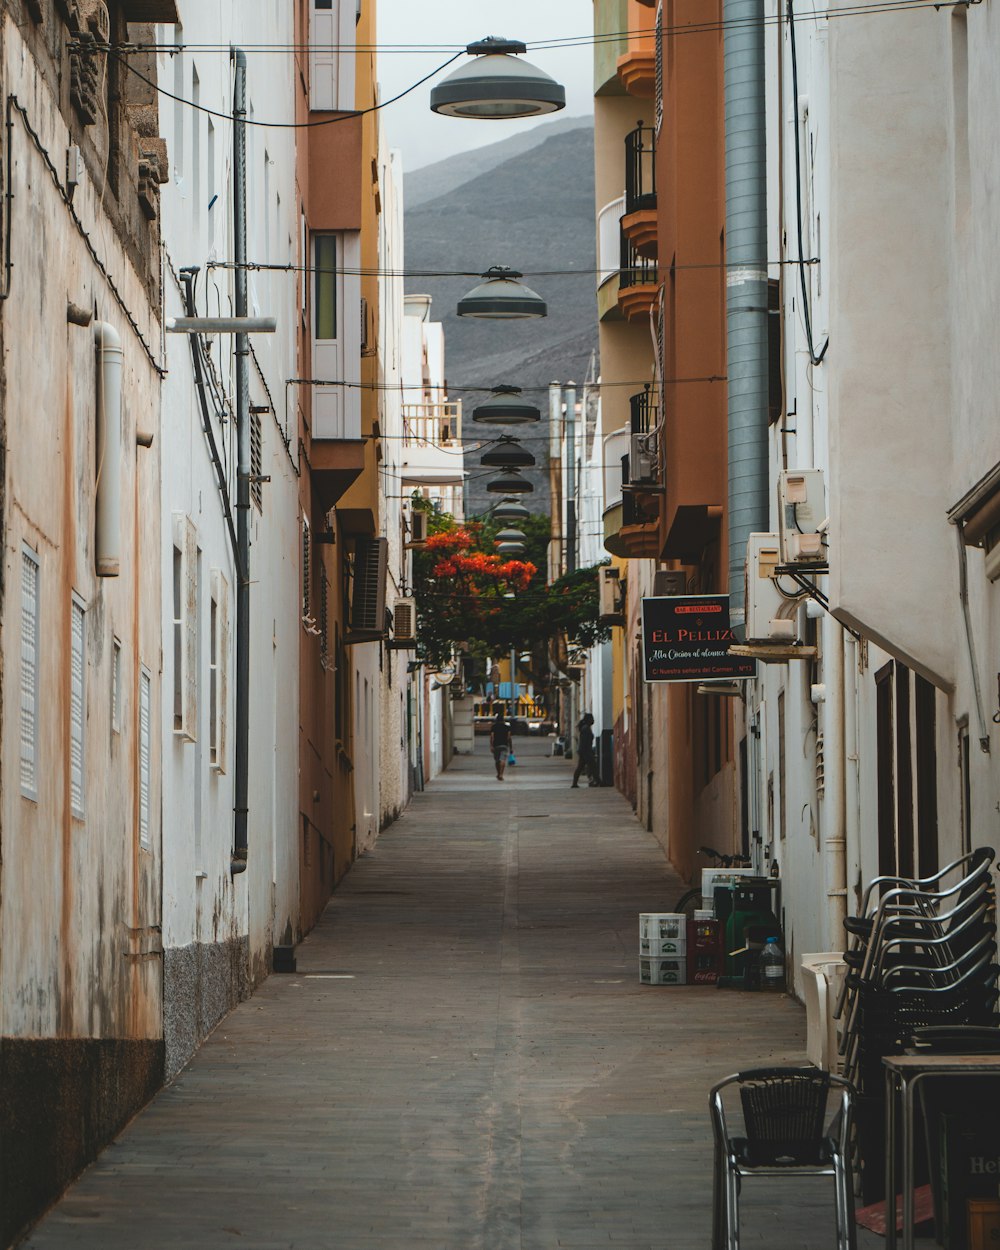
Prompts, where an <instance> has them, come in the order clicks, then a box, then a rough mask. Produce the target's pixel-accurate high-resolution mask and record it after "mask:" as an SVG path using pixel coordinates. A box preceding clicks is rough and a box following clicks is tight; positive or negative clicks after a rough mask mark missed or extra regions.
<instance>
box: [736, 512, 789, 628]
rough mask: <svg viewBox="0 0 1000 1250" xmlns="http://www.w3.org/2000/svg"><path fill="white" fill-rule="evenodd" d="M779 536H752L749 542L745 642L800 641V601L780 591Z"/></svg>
mask: <svg viewBox="0 0 1000 1250" xmlns="http://www.w3.org/2000/svg"><path fill="white" fill-rule="evenodd" d="M780 552H781V548H780V544H779V542H778V535H777V534H751V535H750V536H749V538H748V539H747V563H746V641H747V642H748V643H759V642H781V643H785V644H786V645H788V644H790V643H794V642H797V641H798V636H797V634H798V629H797V620H798V610H799V601H798V600H797V599H789V598H788V596H787V595H783V594H782V593H781V591H780V590H779V589H778V584H777V582H776V581H775V580H774V571H775V568H776V567H777V565H778V564H780V563H781V559H780Z"/></svg>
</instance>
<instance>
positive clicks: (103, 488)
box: [94, 321, 125, 577]
mask: <svg viewBox="0 0 1000 1250" xmlns="http://www.w3.org/2000/svg"><path fill="white" fill-rule="evenodd" d="M94 346H95V347H96V348H97V529H96V534H95V543H94V547H95V552H94V555H95V559H96V563H97V576H98V577H117V576H118V574H119V572H120V566H121V528H122V527H121V509H122V486H121V458H122V361H123V360H124V357H125V354H124V352H123V351H122V341H121V338H120V336H119V334H118V331H117V330H116V329H115V328H114V326H112V325H109V324H108V323H107V322H106V321H95V322H94Z"/></svg>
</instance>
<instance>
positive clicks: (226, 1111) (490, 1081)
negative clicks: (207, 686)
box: [26, 739, 876, 1250]
mask: <svg viewBox="0 0 1000 1250" xmlns="http://www.w3.org/2000/svg"><path fill="white" fill-rule="evenodd" d="M546 746H547V744H545V743H543V742H537V741H531V742H527V741H526V742H524V743H521V742H519V743H518V748H519V749H518V760H519V762H518V765H517V766H516V767H514V768H512V769H511V770H510V771H509V772H508V778H507V780H505V781H504V782H503V783H499V782H497V781H496V780H495V778H494V777H493V776H492V773H491V770H490V767H489V761H488V759H487V757H486V747H485V743H484V741H483V740H482V739H479V740H477V754H476V755H475V756H473V757H463V758H459V759H456V761H455V763H454V765H453V767H452V768H451V769H449V771H448V773H447V774H446V775H445V776H444V777H442V778H441V779H439V780H438V781H436V782H435V783H433V784H432V785H431V786H430V787H429V788H428V789H427V791H426V792H425V793H423V794H420V795H417V796H415V798H414V800H413V803H412V805H411V806H410V808H409V809H408V810H407V812H406V814H405V815H404V816H403V817H402V818H401V819H400V820H399V821H398V822H397V823H396V824H395V825H393V826H392V827H391V828H390V829H388V830H387V831H386V832H385V833H384V834H383V835H382V837H381V838H380V839H379V842H378V844H377V846H376V848H375V850H374V851H373V852H372V853H370V854H368V855H366V856H364V857H363V858H362V859H361V860H360V861H359V862H358V863H357V864H356V865H355V867H354V868H353V869H352V871H351V872H350V874H349V875H348V877H347V878H346V880H345V881H344V883H343V884H342V886H341V887H340V889H339V890H338V891H337V893H336V895H335V897H334V899H333V901H332V902H331V903H330V905H329V907H328V908H327V910H326V912H325V914H324V916H323V918H322V920H321V922H320V924H319V925H318V926H317V928H316V929H315V930H314V931H313V933H312V934H310V936H309V937H308V938H307V939H306V941H305V942H303V943H302V945H301V946H300V947H299V949H298V972H297V973H296V974H294V975H274V976H272V977H270V978H269V980H268V981H267V982H266V983H265V984H264V985H262V986H261V987H260V989H259V990H258V991H257V993H256V994H255V995H254V997H253V998H252V999H250V1000H249V1001H248V1002H246V1003H244V1004H242V1005H241V1006H240V1007H239V1008H238V1009H237V1010H236V1011H235V1012H233V1013H232V1014H231V1015H230V1016H229V1017H228V1018H227V1019H226V1020H225V1021H223V1023H222V1024H221V1025H220V1026H219V1028H218V1029H217V1030H216V1032H215V1033H214V1034H213V1036H212V1037H211V1038H210V1039H209V1040H208V1041H207V1042H206V1044H205V1045H204V1046H203V1047H202V1049H201V1050H200V1052H199V1053H198V1054H197V1055H196V1056H195V1058H194V1059H193V1061H192V1062H191V1063H190V1065H189V1066H188V1067H187V1068H186V1069H185V1071H184V1072H182V1073H181V1075H180V1076H179V1077H178V1078H177V1080H176V1081H174V1083H173V1084H172V1085H171V1086H170V1087H169V1088H167V1089H165V1090H163V1091H162V1093H161V1094H160V1095H159V1096H158V1097H157V1098H156V1099H155V1100H154V1101H153V1103H152V1104H151V1105H150V1106H149V1107H148V1108H147V1109H146V1110H145V1111H143V1112H142V1113H141V1114H140V1115H139V1116H138V1117H137V1118H136V1119H135V1120H134V1121H133V1122H132V1124H131V1125H130V1126H129V1127H128V1128H127V1129H126V1130H125V1131H124V1132H123V1133H122V1134H121V1136H120V1137H119V1138H118V1140H117V1141H115V1142H114V1143H113V1144H112V1145H111V1146H110V1147H109V1148H108V1149H107V1150H106V1151H105V1152H104V1154H103V1155H102V1156H101V1158H100V1159H99V1160H98V1162H97V1163H96V1164H94V1166H92V1167H91V1168H90V1169H89V1170H88V1171H87V1172H86V1173H85V1174H84V1175H83V1176H82V1178H81V1179H80V1180H79V1181H78V1182H77V1183H76V1184H74V1185H73V1186H72V1187H71V1188H70V1189H69V1191H68V1192H67V1193H66V1194H65V1195H64V1197H63V1198H62V1200H61V1201H60V1202H59V1203H58V1204H57V1205H56V1206H55V1207H54V1208H53V1210H52V1211H51V1212H50V1213H49V1215H48V1216H47V1217H46V1218H45V1219H44V1220H43V1221H42V1223H41V1224H40V1225H39V1226H38V1227H37V1228H36V1229H35V1232H34V1233H33V1235H32V1236H31V1237H30V1238H29V1239H28V1241H27V1243H26V1244H27V1245H28V1246H30V1247H31V1250H56V1248H57V1247H93V1248H94V1250H158V1248H160V1247H164V1248H166V1247H182V1246H183V1247H213V1248H215V1247H239V1248H240V1250H252V1248H253V1250H257V1248H259V1250H278V1248H285V1247H288V1248H291V1247H295V1248H296V1250H299V1248H303V1250H305V1248H310V1250H312V1248H319V1247H333V1248H336V1250H420V1248H425V1247H426V1248H427V1250H515V1248H516V1250H556V1248H558V1247H570V1248H572V1250H591V1248H593V1247H598V1246H607V1247H623V1248H624V1247H627V1248H628V1250H647V1248H652V1250H708V1247H709V1244H710V1224H711V1219H710V1212H711V1136H710V1130H709V1122H708V1115H707V1098H706V1096H707V1091H708V1088H709V1086H710V1085H711V1084H712V1083H713V1082H714V1081H715V1080H717V1079H718V1078H719V1077H721V1076H723V1075H725V1074H726V1073H729V1072H732V1071H735V1070H736V1069H737V1068H739V1067H741V1066H751V1065H759V1064H761V1063H771V1062H801V1061H802V1060H803V1059H804V1055H803V1045H804V1027H805V1019H804V1015H803V1012H802V1009H801V1008H800V1007H799V1006H798V1004H796V1003H795V1002H793V1001H792V1000H791V999H789V998H786V997H784V996H780V997H779V996H775V995H766V994H748V993H740V992H735V991H718V990H715V989H708V988H700V987H699V988H695V987H690V988H666V987H662V988H660V987H657V988H651V987H648V986H641V985H640V984H639V983H638V925H637V915H638V913H639V912H641V911H657V910H669V908H670V904H672V903H673V901H674V900H675V899H676V897H677V895H678V894H679V892H680V890H681V883H680V882H679V881H678V880H677V878H676V877H675V876H674V874H673V873H672V871H671V869H670V867H669V865H668V864H667V862H666V860H665V858H664V856H663V853H662V851H661V849H660V847H659V845H658V843H657V842H656V841H655V839H654V838H653V837H652V836H651V835H650V834H648V833H646V832H645V831H644V830H642V829H641V828H640V826H639V825H638V824H637V822H636V821H635V819H634V817H633V815H632V813H631V811H630V810H629V808H628V806H627V804H626V803H625V802H624V800H623V799H622V798H621V796H620V795H618V794H617V793H615V791H613V790H608V789H578V790H570V789H569V780H570V775H571V773H570V769H571V765H569V764H567V763H566V761H564V760H562V759H552V758H549V757H548V756H547V755H546V754H543V752H544V751H545V749H546ZM745 1196H746V1202H745V1222H744V1243H745V1245H747V1246H765V1247H767V1248H768V1250H779V1248H781V1247H789V1248H791V1247H795V1248H797V1250H799V1248H808V1250H811V1248H812V1247H831V1246H833V1244H834V1235H833V1201H832V1191H831V1190H830V1189H829V1187H828V1182H825V1181H807V1182H805V1183H802V1182H800V1183H798V1184H796V1185H794V1186H792V1185H791V1184H788V1185H781V1186H779V1187H776V1186H774V1185H773V1184H771V1183H768V1182H760V1183H759V1184H758V1185H757V1186H756V1187H754V1186H752V1185H747V1186H746V1187H745ZM860 1244H861V1246H862V1247H866V1246H871V1245H874V1244H876V1239H874V1238H869V1235H868V1234H862V1237H861V1241H860Z"/></svg>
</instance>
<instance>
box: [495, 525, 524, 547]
mask: <svg viewBox="0 0 1000 1250" xmlns="http://www.w3.org/2000/svg"><path fill="white" fill-rule="evenodd" d="M494 541H495V542H497V543H523V542H525V541H526V535H525V534H524V533H523V532H522V531H521V530H516V529H514V528H513V527H511V528H510V529H505V530H498V531H497V536H496V539H495V540H494Z"/></svg>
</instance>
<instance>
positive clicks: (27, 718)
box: [20, 543, 42, 802]
mask: <svg viewBox="0 0 1000 1250" xmlns="http://www.w3.org/2000/svg"><path fill="white" fill-rule="evenodd" d="M41 580H42V565H41V560H40V559H39V556H38V552H37V551H35V550H34V549H33V548H31V547H29V546H28V544H27V543H22V545H21V708H20V715H21V765H20V773H21V793H22V794H23V795H24V797H25V798H26V799H32V800H34V801H36V802H37V800H38V678H39V670H40V665H39V655H38V642H39V613H40V608H41ZM29 679H30V680H29Z"/></svg>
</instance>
